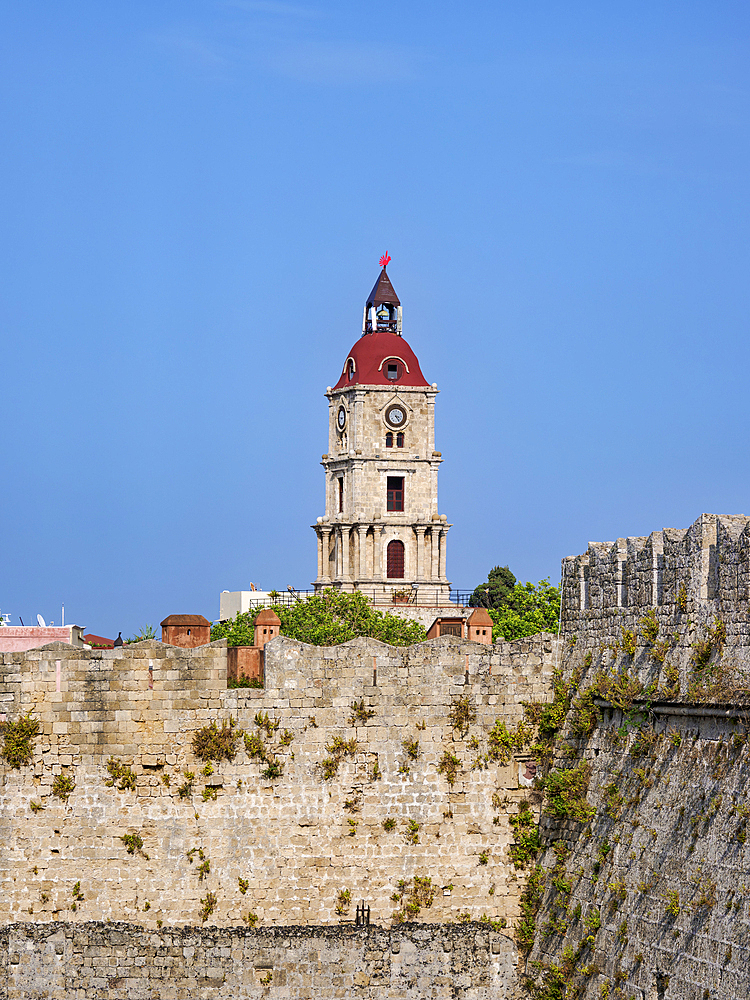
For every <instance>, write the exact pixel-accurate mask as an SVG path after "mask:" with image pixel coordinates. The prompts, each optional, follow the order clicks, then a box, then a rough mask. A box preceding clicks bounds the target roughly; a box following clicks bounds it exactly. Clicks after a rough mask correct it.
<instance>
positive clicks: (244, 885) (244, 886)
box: [237, 878, 250, 896]
mask: <svg viewBox="0 0 750 1000" xmlns="http://www.w3.org/2000/svg"><path fill="white" fill-rule="evenodd" d="M237 887H238V888H239V890H240V892H241V893H242V895H243V896H244V895H245V893H246V892H247V890H248V889H249V888H250V883H249V881H248V880H247V879H246V878H238V879H237Z"/></svg>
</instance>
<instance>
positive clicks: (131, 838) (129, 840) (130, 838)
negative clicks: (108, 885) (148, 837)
mask: <svg viewBox="0 0 750 1000" xmlns="http://www.w3.org/2000/svg"><path fill="white" fill-rule="evenodd" d="M120 840H121V841H122V842H123V844H124V845H125V847H126V848H127V849H128V854H135V852H136V851H137V852H138V853H139V854H141V855H143V857H144V858H146V860H148V854H145V853H144V850H143V837H141V836H140V835H139V834H137V833H126V834H124V835H123V836H122V837H120Z"/></svg>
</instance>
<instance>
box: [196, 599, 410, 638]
mask: <svg viewBox="0 0 750 1000" xmlns="http://www.w3.org/2000/svg"><path fill="white" fill-rule="evenodd" d="M262 610H263V609H262V608H253V610H252V611H247V612H245V613H244V614H238V615H236V616H235V617H234V618H232V619H231V620H230V621H228V622H219V623H217V624H216V625H213V626H212V628H211V639H212V640H214V639H222V638H224V637H226V639H227V641H228V643H229V645H230V646H249V645H252V642H253V630H254V627H255V619H256V618H257V617H258V615H259V614H260V612H261V611H262ZM271 610H272V611H275V612H276V614H277V615H278V616H279V619H280V620H281V628H280V629H279V631H280V633H281V635H286V636H289V638H290V639H299V641H300V642H309V643H311V644H312V645H313V646H337V645H338V644H339V643H341V642H347V641H348V640H349V639H356V637H357V636H360V635H366V636H371V637H372V638H374V639H380V640H381V641H382V642H387V643H389V644H390V645H391V646H410V645H411V644H412V643H415V642H422V640H423V639H425V638H426V634H425V630H424V628H423V626H422V625H421V624H420V623H419V622H415V621H410V620H407V619H405V618H400V617H399V616H398V615H392V614H389V613H388V612H382V611H376V610H375V608H373V606H372V605H371V604H370V602H369V601H368V600H367V598H366V597H365V596H364V594H362V593H360V592H359V591H354V593H353V594H347V593H344V592H343V591H341V590H332V589H328V590H323V591H321V592H319V593H317V594H312V595H310V596H309V597H306V598H304V599H299V600H296V601H294V602H293V603H292V604H288V605H281V604H273V605H271Z"/></svg>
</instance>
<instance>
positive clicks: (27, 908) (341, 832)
mask: <svg viewBox="0 0 750 1000" xmlns="http://www.w3.org/2000/svg"><path fill="white" fill-rule="evenodd" d="M555 644H556V640H555V639H554V638H553V637H552V636H540V637H535V638H534V639H531V640H525V641H521V642H517V643H498V644H496V645H495V646H491V647H485V646H481V645H479V644H477V643H473V642H468V641H465V640H460V639H457V638H454V637H448V636H446V637H442V638H440V639H435V640H430V641H428V642H425V643H421V644H419V645H416V646H413V647H410V648H407V649H397V648H394V647H391V646H388V645H385V644H384V643H381V642H377V641H375V640H370V639H358V640H354V641H352V642H350V643H346V644H344V645H341V646H338V647H333V648H319V647H312V646H306V645H304V644H302V643H298V642H295V641H294V640H290V639H287V638H284V637H280V638H277V639H274V640H272V642H270V643H269V644H268V646H267V647H266V688H265V690H252V689H236V690H227V689H226V662H227V650H226V646H225V641H224V640H221V641H219V642H216V643H212V644H211V645H209V646H205V647H201V648H199V649H194V650H184V649H179V648H177V647H172V646H166V645H164V644H162V643H159V642H156V641H146V642H142V643H138V644H136V645H129V646H124V647H121V648H120V649H113V650H79V649H73V648H72V647H70V646H66V645H63V644H54V645H52V646H48V647H45V648H42V649H39V650H35V651H31V652H28V653H25V654H20V653H19V654H5V655H3V657H2V663H1V664H0V706H2V710H3V713H4V716H5V717H6V718H8V719H11V720H14V719H17V718H18V717H19V715H21V714H24V713H27V712H31V713H32V715H33V717H34V718H37V719H38V720H40V723H41V735H40V736H39V737H38V738H37V739H36V740H35V741H34V760H33V763H32V764H31V765H30V766H28V767H23V768H21V769H20V770H13V769H11V768H9V767H8V766H6V765H3V766H2V769H1V771H2V773H1V774H0V837H1V838H2V842H3V844H4V845H5V848H4V850H3V851H2V852H0V878H1V879H2V890H3V891H2V894H1V895H0V916H1V917H2V920H3V921H4V922H8V921H28V922H44V921H52V920H70V921H77V920H81V921H88V920H115V921H117V920H127V921H131V922H137V923H140V924H143V925H145V926H147V927H149V928H150V929H154V928H156V927H157V926H158V924H159V922H161V923H163V924H164V925H170V924H176V923H181V924H182V923H187V924H195V923H197V922H198V921H199V920H200V915H201V912H202V911H204V907H205V906H206V905H207V901H210V899H211V896H213V897H215V903H214V905H213V907H211V909H212V912H210V913H209V914H208V915H207V923H208V924H217V925H222V926H226V925H236V924H238V923H239V922H240V921H241V919H248V920H252V917H249V916H248V914H255V915H256V916H257V918H258V920H259V922H260V924H261V925H264V924H265V925H267V924H272V923H273V924H337V923H339V922H340V921H347V920H351V919H352V918H353V913H354V906H355V904H356V902H357V901H358V900H360V899H365V900H366V901H367V902H368V903H369V905H370V906H371V912H372V919H373V921H374V922H378V923H383V922H386V923H387V922H389V921H390V919H391V916H392V914H393V912H394V911H396V910H398V909H399V908H401V909H403V908H404V906H405V905H407V904H408V903H409V901H410V897H409V895H408V892H407V893H406V895H405V896H404V898H403V899H402V900H400V901H394V900H393V899H392V896H393V895H394V893H397V892H398V883H399V881H400V880H404V881H406V882H408V883H409V886H412V885H413V879H414V877H415V876H417V877H419V878H431V880H432V883H431V884H432V887H433V888H435V889H436V890H437V894H436V895H435V897H434V900H433V902H432V905H431V906H430V907H429V908H428V907H426V906H424V905H423V906H422V907H421V909H419V910H418V912H417V913H415V914H414V916H415V917H416V918H417V919H419V920H431V921H447V920H455V919H456V918H457V917H458V916H460V915H468V916H469V917H473V918H480V917H481V916H483V915H485V914H486V915H487V916H488V917H491V918H492V919H494V920H500V921H502V920H506V921H508V922H510V921H511V920H512V919H513V918H514V917H515V915H516V913H517V912H518V897H519V891H520V883H519V881H518V876H517V873H516V872H515V870H514V869H513V867H512V866H511V865H509V863H508V856H507V851H508V845H509V843H510V840H511V834H512V831H511V830H510V829H509V824H508V816H509V814H512V813H515V812H516V811H517V808H518V802H519V800H520V799H522V798H523V797H525V796H526V795H527V789H526V788H525V787H524V785H525V784H528V780H527V779H525V778H524V777H523V775H524V774H525V762H524V761H523V760H521V761H520V762H519V761H514V762H512V763H511V764H509V765H507V766H504V767H502V766H499V765H498V764H497V763H494V762H492V761H488V760H487V759H486V753H487V743H486V735H487V732H488V730H489V729H490V728H491V727H492V725H493V724H494V722H495V720H496V719H502V720H504V721H505V722H506V723H507V724H508V725H513V724H514V723H516V722H517V721H519V719H520V718H521V717H522V714H523V706H522V702H524V701H532V700H536V701H538V700H546V699H547V698H548V697H549V691H550V678H551V673H552V670H553V667H554V661H555V656H556V650H555ZM462 698H465V699H468V704H469V705H470V707H471V709H472V710H473V711H474V712H476V720H475V721H474V722H472V724H471V725H470V727H469V728H468V730H467V732H466V733H465V735H464V736H462V735H461V733H460V732H459V731H457V730H455V729H454V728H453V726H452V725H451V722H450V720H449V713H450V711H451V706H452V705H455V704H456V702H457V701H458V700H459V699H462ZM354 702H357V703H361V704H362V709H363V711H364V715H365V717H362V718H360V720H359V721H358V722H356V724H352V723H351V722H350V718H351V716H352V708H351V706H352V704H353V703H354ZM258 713H260V715H258ZM370 713H371V714H370ZM266 714H267V716H268V720H269V724H273V725H275V724H276V723H278V728H277V729H275V731H272V732H271V733H270V735H269V734H268V733H267V732H266V731H265V730H264V729H263V728H259V726H258V725H257V724H256V722H255V721H254V720H256V717H257V718H259V719H260V720H261V721H263V720H264V719H265V716H266ZM230 717H231V718H233V719H235V720H236V721H237V724H238V725H239V726H240V727H242V729H244V730H245V731H246V732H247V733H248V734H255V735H256V736H258V735H259V736H261V737H262V739H263V740H264V743H265V744H266V749H267V750H268V751H270V752H271V753H272V755H273V756H274V757H275V759H276V760H277V761H278V762H279V763H281V764H283V773H282V774H281V776H279V777H275V778H274V777H272V776H269V775H268V774H266V776H264V774H263V772H264V771H267V770H268V765H267V764H266V763H262V762H260V761H259V760H257V759H253V758H252V756H250V755H248V753H247V752H246V749H245V747H244V745H243V743H242V741H240V745H239V749H238V753H237V756H236V757H235V759H234V760H233V761H231V762H227V761H225V762H223V763H221V764H214V765H213V768H207V769H205V770H204V764H203V762H202V761H201V760H198V759H197V758H196V756H195V755H194V754H193V751H192V749H191V744H192V739H193V735H194V733H195V732H196V731H197V730H198V729H200V728H201V727H204V726H206V725H208V724H210V723H211V722H218V723H221V722H222V720H228V719H229V718H230ZM355 721H356V720H355ZM335 737H340V738H341V739H342V740H343V741H349V740H352V739H354V740H356V749H355V750H354V752H353V754H352V755H348V754H343V755H342V759H341V763H340V765H339V767H338V772H337V773H336V774H335V776H333V777H331V778H330V779H328V780H326V779H325V777H324V775H323V772H322V765H323V761H324V760H326V759H327V758H329V757H330V752H329V751H328V750H327V749H326V745H329V746H330V745H331V741H332V740H333V739H334V738H335ZM404 741H412V742H414V743H416V744H417V746H416V747H413V748H412V752H413V753H414V754H415V756H413V757H412V756H410V754H409V752H408V750H407V748H406V747H405V746H404ZM446 751H449V752H450V753H451V754H453V755H455V756H456V757H457V758H458V760H459V765H458V768H459V772H458V774H457V777H456V781H455V784H454V785H453V786H451V785H450V784H449V783H448V781H447V779H446V776H445V774H441V773H439V771H438V763H439V761H440V759H441V757H442V755H443V754H444V753H445V752H446ZM110 758H115V759H117V760H119V762H120V765H121V766H128V767H130V768H132V772H133V779H132V783H133V784H134V788H132V789H131V788H128V787H125V788H120V787H119V786H120V785H123V784H125V786H127V785H128V784H129V783H130V779H129V778H128V777H127V775H126V778H125V780H124V781H123V779H122V778H120V779H118V780H117V781H116V782H115V785H114V787H112V786H111V784H110V785H109V786H108V784H107V781H110V782H111V777H110V774H109V773H108V770H107V766H106V765H107V762H108V760H109V759H110ZM188 773H189V774H192V775H193V776H194V777H193V778H192V779H190V778H189V777H188V776H187V775H188ZM58 776H63V777H67V778H69V779H70V780H71V781H73V782H74V783H75V788H74V790H73V791H72V793H71V794H70V796H69V798H68V800H67V801H64V800H63V799H61V798H59V797H58V796H56V795H55V794H53V787H54V784H53V783H54V781H55V779H56V778H58ZM186 786H187V787H186ZM386 820H390V821H392V822H391V823H387V824H386V827H391V826H392V827H393V828H392V829H387V828H385V827H384V825H383V824H384V821H386ZM123 837H130V838H138V837H140V838H141V840H142V846H141V847H140V849H137V848H134V851H133V853H129V852H128V849H127V847H128V845H127V844H126V843H125V842H123V840H122V838H123ZM135 843H137V841H135V840H131V842H130V846H131V847H133V845H134V844H135ZM201 852H202V853H201ZM207 862H208V867H207V866H206V863H207ZM201 867H202V868H203V872H201V871H200V869H201ZM202 876H203V877H202ZM77 883H79V885H78V890H77V892H76V884H77ZM342 893H344V894H346V893H349V896H350V902H349V901H347V897H346V895H344V896H343V897H342V896H341V894H342ZM81 897H82V898H81ZM204 915H205V913H204Z"/></svg>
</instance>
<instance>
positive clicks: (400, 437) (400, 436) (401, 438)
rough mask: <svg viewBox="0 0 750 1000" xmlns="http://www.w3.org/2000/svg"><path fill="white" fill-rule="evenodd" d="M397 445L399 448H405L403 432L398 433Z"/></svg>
mask: <svg viewBox="0 0 750 1000" xmlns="http://www.w3.org/2000/svg"><path fill="white" fill-rule="evenodd" d="M396 447H397V448H403V447H404V435H403V434H397V435H396Z"/></svg>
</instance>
